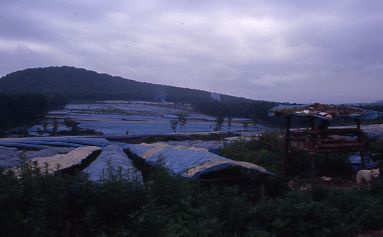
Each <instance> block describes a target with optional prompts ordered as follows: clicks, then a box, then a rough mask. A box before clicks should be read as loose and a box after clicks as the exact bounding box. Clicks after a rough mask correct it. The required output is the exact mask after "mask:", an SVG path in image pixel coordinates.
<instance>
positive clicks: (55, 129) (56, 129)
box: [52, 118, 59, 134]
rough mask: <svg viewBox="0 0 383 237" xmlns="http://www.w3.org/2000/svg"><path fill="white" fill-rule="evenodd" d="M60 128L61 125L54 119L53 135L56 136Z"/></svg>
mask: <svg viewBox="0 0 383 237" xmlns="http://www.w3.org/2000/svg"><path fill="white" fill-rule="evenodd" d="M58 128H59V123H58V121H57V119H56V118H54V119H53V127H52V134H56V133H57V131H58Z"/></svg>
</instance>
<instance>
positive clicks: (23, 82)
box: [0, 66, 276, 118]
mask: <svg viewBox="0 0 383 237" xmlns="http://www.w3.org/2000/svg"><path fill="white" fill-rule="evenodd" d="M0 94H43V95H48V96H52V95H63V96H65V97H66V98H68V99H70V100H145V101H169V102H178V103H190V104H192V105H193V106H194V107H195V108H196V110H198V111H200V112H204V113H207V114H212V115H219V116H233V117H234V116H242V117H252V118H253V117H255V116H256V114H259V115H257V117H259V116H260V115H261V116H260V117H262V118H266V117H267V110H268V109H269V108H271V107H272V106H274V105H275V104H276V103H274V102H267V101H255V100H250V99H246V98H241V97H235V96H229V95H222V94H219V95H218V94H215V93H211V92H207V91H202V90H195V89H188V88H180V87H174V86H165V85H158V84H151V83H145V82H138V81H134V80H130V79H125V78H122V77H117V76H111V75H108V74H100V73H97V72H94V71H89V70H86V69H81V68H74V67H67V66H64V67H46V68H32V69H25V70H21V71H17V72H13V73H10V74H8V75H6V76H4V77H2V78H0ZM239 105H240V106H239Z"/></svg>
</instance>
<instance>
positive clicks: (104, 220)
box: [0, 167, 383, 237]
mask: <svg viewBox="0 0 383 237" xmlns="http://www.w3.org/2000/svg"><path fill="white" fill-rule="evenodd" d="M374 189H375V191H371V192H359V191H357V190H352V189H349V190H329V189H325V188H323V187H319V186H318V187H316V188H314V189H313V190H312V191H307V192H287V191H284V192H283V193H280V194H274V196H273V197H271V196H269V195H266V197H265V198H264V199H259V198H254V191H255V190H254V189H249V188H244V187H243V186H242V185H214V184H209V185H203V184H199V183H194V182H190V181H187V180H184V179H182V178H177V177H172V176H169V175H168V174H167V173H166V172H164V171H161V170H157V171H154V172H151V173H150V174H149V176H148V177H147V181H146V183H145V186H137V185H132V184H129V183H127V182H124V181H123V180H121V179H110V180H106V181H105V182H104V183H94V182H90V181H88V179H87V177H86V176H84V175H81V174H76V175H62V174H61V175H60V174H59V175H55V176H50V175H42V174H41V173H40V171H39V170H36V169H30V168H28V167H26V168H25V169H23V172H22V173H21V179H19V178H16V177H15V176H14V175H13V174H11V173H10V172H4V171H2V172H0V208H1V210H2V211H1V212H0V235H1V236H265V237H271V236H353V235H355V234H356V233H359V232H361V231H365V230H374V229H381V228H383V221H382V220H383V211H382V210H383V202H382V201H383V192H382V191H380V190H383V186H382V185H381V182H378V183H377V184H376V186H375V187H374Z"/></svg>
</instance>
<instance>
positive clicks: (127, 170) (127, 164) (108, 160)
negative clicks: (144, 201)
mask: <svg viewBox="0 0 383 237" xmlns="http://www.w3.org/2000/svg"><path fill="white" fill-rule="evenodd" d="M83 172H85V173H87V174H88V175H89V179H90V180H92V181H103V180H108V179H112V178H114V177H115V178H121V179H125V180H127V181H129V182H132V183H138V184H143V178H142V174H141V172H140V171H139V170H138V169H137V168H135V167H134V165H133V162H132V161H131V160H130V159H129V158H128V156H127V155H126V154H125V153H124V151H123V150H122V148H121V147H119V146H116V145H109V146H107V147H105V148H104V149H103V151H102V153H101V154H100V155H99V156H98V157H97V159H96V160H95V161H93V162H92V163H91V164H90V165H89V166H88V167H87V168H85V169H84V170H83Z"/></svg>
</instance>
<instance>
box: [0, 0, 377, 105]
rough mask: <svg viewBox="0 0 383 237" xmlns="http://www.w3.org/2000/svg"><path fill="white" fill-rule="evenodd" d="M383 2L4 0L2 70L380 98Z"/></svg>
mask: <svg viewBox="0 0 383 237" xmlns="http://www.w3.org/2000/svg"><path fill="white" fill-rule="evenodd" d="M382 10H383V2H381V1H372V0H371V1H356V0H338V1H330V2H328V1H307V0H306V1H303V0H300V1H262V2H261V1H244V0H238V1H229V0H211V1H205V0H194V1H186V0H168V1H166V0H161V1H160V0H145V1H122V0H115V1H100V0H97V1H96V0H82V1H68V0H57V1H49V0H34V1H27V0H24V1H6V0H3V1H2V2H1V8H0V32H1V34H0V60H1V62H2V66H1V67H0V74H1V75H4V74H6V73H9V72H12V71H16V70H19V69H23V68H27V67H38V66H48V65H73V66H76V67H84V68H88V69H91V70H96V71H99V72H106V73H110V74H113V75H121V76H124V77H127V78H131V79H135V80H139V81H148V82H153V83H163V84H172V85H176V86H184V87H191V88H199V89H205V90H211V91H216V92H220V93H227V94H233V95H238V96H244V97H248V98H254V99H264V100H278V101H294V102H312V101H320V102H332V103H342V102H356V101H358V102H368V101H375V100H380V99H382V97H381V91H382V89H383V83H381V80H382V78H381V76H382V74H383V54H382V53H381V52H382V51H383V44H382V43H381V42H383V28H382V27H381V25H382V23H383V15H381V12H382Z"/></svg>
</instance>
